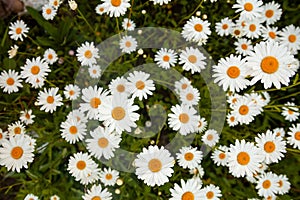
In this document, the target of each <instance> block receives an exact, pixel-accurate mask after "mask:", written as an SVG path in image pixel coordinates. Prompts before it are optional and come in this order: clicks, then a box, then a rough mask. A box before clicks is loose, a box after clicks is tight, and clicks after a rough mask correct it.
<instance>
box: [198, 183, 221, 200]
mask: <svg viewBox="0 0 300 200" xmlns="http://www.w3.org/2000/svg"><path fill="white" fill-rule="evenodd" d="M199 193H200V198H199V199H207V200H219V199H220V198H221V197H222V194H221V190H220V188H219V187H218V186H215V185H213V184H210V185H207V186H206V187H204V188H203V189H201V190H200V191H199Z"/></svg>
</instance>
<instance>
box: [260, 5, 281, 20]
mask: <svg viewBox="0 0 300 200" xmlns="http://www.w3.org/2000/svg"><path fill="white" fill-rule="evenodd" d="M262 8H263V11H262V13H263V14H262V19H263V22H266V24H267V25H271V24H274V23H275V22H277V21H278V20H279V19H280V17H281V14H282V9H281V8H280V4H278V3H275V2H274V1H272V2H268V3H266V4H264V5H263V6H262Z"/></svg>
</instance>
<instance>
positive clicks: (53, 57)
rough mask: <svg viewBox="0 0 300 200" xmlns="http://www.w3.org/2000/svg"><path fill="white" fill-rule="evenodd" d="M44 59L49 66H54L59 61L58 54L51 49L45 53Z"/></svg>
mask: <svg viewBox="0 0 300 200" xmlns="http://www.w3.org/2000/svg"><path fill="white" fill-rule="evenodd" d="M43 57H44V59H45V61H46V62H47V63H48V64H49V65H52V64H53V63H55V62H56V61H57V60H58V57H57V54H56V52H55V51H54V50H53V49H51V48H49V49H47V50H46V51H45V53H44V56H43Z"/></svg>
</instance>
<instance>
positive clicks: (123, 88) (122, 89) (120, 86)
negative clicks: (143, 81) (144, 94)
mask: <svg viewBox="0 0 300 200" xmlns="http://www.w3.org/2000/svg"><path fill="white" fill-rule="evenodd" d="M117 91H118V92H124V91H125V86H124V85H122V84H119V85H118V86H117Z"/></svg>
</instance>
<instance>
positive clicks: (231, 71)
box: [227, 66, 240, 78]
mask: <svg viewBox="0 0 300 200" xmlns="http://www.w3.org/2000/svg"><path fill="white" fill-rule="evenodd" d="M227 75H228V76H229V77H230V78H237V77H238V76H239V75H240V69H239V68H238V67H237V66H230V67H229V68H228V69H227Z"/></svg>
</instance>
